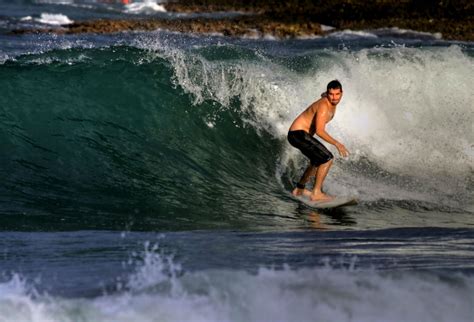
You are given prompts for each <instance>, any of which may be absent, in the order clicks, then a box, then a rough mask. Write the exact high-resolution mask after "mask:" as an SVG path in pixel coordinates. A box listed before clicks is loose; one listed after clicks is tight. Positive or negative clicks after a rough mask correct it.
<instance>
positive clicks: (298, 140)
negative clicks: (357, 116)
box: [288, 80, 349, 201]
mask: <svg viewBox="0 0 474 322" xmlns="http://www.w3.org/2000/svg"><path fill="white" fill-rule="evenodd" d="M341 98H342V85H341V83H340V82H339V81H338V80H333V81H331V82H329V84H328V85H327V88H326V92H325V93H323V94H321V98H320V99H319V100H317V101H316V102H314V103H312V104H311V105H310V106H309V107H308V108H306V109H305V110H304V111H303V112H302V113H301V114H300V115H298V117H297V118H296V119H295V120H294V121H293V124H291V126H290V129H289V131H288V142H290V144H291V145H292V146H294V147H295V148H297V149H299V150H300V151H301V152H302V153H303V154H304V155H305V156H306V157H308V158H309V160H310V164H309V166H308V168H307V169H306V170H305V172H304V173H303V176H302V177H301V179H300V181H299V182H298V183H297V184H296V188H295V189H294V190H293V192H292V193H293V195H295V196H300V195H305V196H308V197H310V199H311V200H312V201H329V200H332V199H333V198H334V197H332V196H329V195H327V194H325V193H323V191H322V186H323V182H324V179H325V178H326V175H327V174H328V172H329V168H331V165H332V162H333V158H334V156H333V154H332V153H331V152H330V151H329V150H328V149H327V148H326V147H325V146H324V145H323V144H322V143H321V142H319V141H318V140H316V139H315V138H314V137H313V136H314V134H316V135H318V136H319V137H320V138H322V139H323V140H324V141H326V142H328V143H330V144H332V145H334V146H335V147H336V148H337V150H338V151H339V154H340V155H341V156H343V157H346V156H348V155H349V151H347V149H346V147H345V146H344V145H343V144H342V143H341V142H339V141H337V140H336V139H334V138H333V137H332V136H330V135H329V134H328V133H327V132H326V124H327V123H328V122H329V121H331V120H332V118H333V117H334V114H335V113H336V106H337V104H339V102H340V101H341ZM312 176H316V179H315V183H314V187H313V190H312V191H310V190H308V189H305V187H306V183H307V182H308V181H309V178H310V177H312Z"/></svg>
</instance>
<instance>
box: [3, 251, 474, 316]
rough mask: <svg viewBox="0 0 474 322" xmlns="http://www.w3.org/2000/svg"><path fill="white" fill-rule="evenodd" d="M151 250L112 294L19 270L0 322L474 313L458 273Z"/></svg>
mask: <svg viewBox="0 0 474 322" xmlns="http://www.w3.org/2000/svg"><path fill="white" fill-rule="evenodd" d="M146 249H147V250H146V251H145V254H144V255H143V256H144V261H143V262H142V263H141V264H139V265H138V267H137V269H136V271H135V272H134V273H132V275H131V277H130V280H129V283H128V288H126V289H123V290H122V291H118V292H116V293H114V294H106V295H102V296H98V297H95V298H84V299H80V298H79V299H64V298H59V297H55V298H54V297H47V296H39V295H38V294H32V292H31V291H30V290H29V288H28V285H27V284H26V283H25V282H24V281H22V280H21V279H20V278H19V277H18V276H16V277H13V279H12V280H10V281H8V282H6V283H0V321H2V322H3V321H12V320H15V321H75V320H78V319H79V320H81V321H249V322H252V321H323V322H324V321H341V322H344V321H366V322H371V321H420V322H422V321H471V318H472V314H473V308H472V300H473V298H472V295H473V294H474V279H473V278H472V277H469V276H464V275H460V274H452V275H450V278H449V279H446V278H442V277H439V276H437V275H435V274H430V273H426V272H425V273H414V272H410V271H406V272H399V273H390V272H385V273H383V272H378V271H359V270H358V269H357V268H356V267H355V262H354V261H353V260H351V263H352V264H351V265H350V266H349V268H346V269H335V268H332V267H331V266H330V265H327V266H325V267H320V268H305V269H298V270H293V269H290V268H288V267H284V268H283V269H279V270H277V269H271V268H261V269H259V270H258V272H257V273H256V274H251V273H248V272H245V271H238V270H222V269H221V270H208V271H199V272H189V273H185V274H175V272H176V269H175V267H176V266H177V264H176V263H174V262H173V260H169V259H167V257H166V256H164V255H162V254H160V253H159V252H158V251H157V249H156V248H154V247H149V246H147V247H146ZM328 262H330V261H329V259H328ZM440 299H442V300H440Z"/></svg>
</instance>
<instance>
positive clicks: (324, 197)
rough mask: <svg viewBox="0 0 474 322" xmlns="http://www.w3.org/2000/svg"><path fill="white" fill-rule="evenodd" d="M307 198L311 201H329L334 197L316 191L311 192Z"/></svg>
mask: <svg viewBox="0 0 474 322" xmlns="http://www.w3.org/2000/svg"><path fill="white" fill-rule="evenodd" d="M309 199H310V200H311V201H316V202H323V201H331V200H333V199H334V197H333V196H330V195H327V194H325V193H322V192H318V193H312V194H311V196H310V197H309Z"/></svg>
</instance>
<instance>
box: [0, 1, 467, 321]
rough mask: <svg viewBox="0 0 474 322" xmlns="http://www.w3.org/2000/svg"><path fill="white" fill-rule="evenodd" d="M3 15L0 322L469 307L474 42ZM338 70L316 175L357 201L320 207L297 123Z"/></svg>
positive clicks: (31, 7)
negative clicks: (296, 137) (309, 197)
mask: <svg viewBox="0 0 474 322" xmlns="http://www.w3.org/2000/svg"><path fill="white" fill-rule="evenodd" d="M0 8H2V16H1V17H0V28H1V29H0V30H1V33H0V94H1V95H0V149H1V151H2V153H1V154H0V164H1V166H0V173H1V176H2V185H0V228H1V232H0V235H1V238H0V250H1V252H0V272H1V276H2V277H1V279H0V321H12V320H20V321H110V320H113V321H131V320H133V321H138V320H140V321H183V320H186V321H334V320H337V321H380V320H383V321H471V320H472V317H473V316H474V311H473V307H474V305H473V304H474V296H473V294H474V280H473V268H474V266H473V263H474V249H473V245H474V227H473V225H474V220H473V209H474V208H473V203H472V195H473V149H472V142H473V138H474V136H473V128H472V124H473V117H472V107H473V106H472V102H471V98H472V96H473V94H474V93H473V91H474V90H473V88H474V86H473V85H474V76H473V75H474V64H473V59H474V51H473V48H474V47H473V45H472V43H465V42H464V43H463V42H448V41H444V40H442V39H440V37H439V35H433V36H430V35H427V34H418V33H416V32H407V31H400V30H396V29H384V30H378V31H377V30H375V31H365V32H364V33H355V32H351V31H346V32H342V33H338V34H335V35H333V36H327V37H322V38H314V39H296V40H271V39H231V38H226V37H222V36H219V35H212V36H210V35H187V34H179V33H172V32H166V31H155V32H147V33H142V32H134V33H119V34H113V35H70V36H60V35H49V34H46V35H24V36H12V35H9V34H8V31H9V30H11V29H13V28H15V27H18V26H24V25H25V24H37V23H38V22H37V21H36V19H37V18H39V17H41V14H56V15H59V14H61V15H63V16H66V17H68V19H71V20H73V21H76V20H80V19H81V17H82V18H84V17H122V15H128V13H126V10H127V8H126V7H123V6H119V5H104V4H101V3H94V2H91V1H89V2H87V3H85V2H80V1H72V2H71V3H62V4H60V5H58V4H52V3H49V2H48V3H43V2H37V1H32V2H28V3H27V4H25V3H19V2H18V3H17V2H9V3H7V2H0ZM144 14H146V15H149V14H150V11H149V10H147V11H146V12H145V13H144ZM156 14H159V15H165V14H166V13H156ZM168 15H169V14H168ZM26 16H31V19H23V18H25V17H26ZM335 78H337V79H339V80H340V81H341V82H342V84H343V89H344V96H343V99H342V101H341V103H340V104H339V106H338V108H337V112H336V116H335V118H334V120H333V121H332V122H331V123H330V124H329V126H328V131H329V132H330V133H331V135H333V136H334V137H336V138H338V139H339V140H341V141H342V142H343V143H344V144H345V145H346V147H347V148H348V149H349V151H350V152H351V155H350V157H349V158H347V159H342V158H336V161H335V163H334V166H333V168H332V170H331V172H330V174H329V176H328V179H327V181H326V190H327V192H328V193H331V194H338V195H353V196H356V197H357V198H358V199H359V204H358V205H357V206H356V207H350V208H343V209H337V210H332V211H321V212H316V211H314V210H311V209H308V208H306V207H305V206H304V205H303V204H299V203H298V202H296V201H295V200H294V199H292V198H291V196H290V191H291V189H292V186H293V183H294V181H296V180H297V179H298V176H299V175H301V173H302V171H303V170H304V168H305V166H306V163H307V160H305V159H304V157H303V156H301V155H300V154H299V153H298V151H296V150H295V149H293V148H292V147H291V146H289V144H288V143H287V142H286V131H287V129H288V127H289V125H290V124H291V122H292V120H293V119H294V118H295V117H296V115H298V113H300V112H301V111H302V110H303V109H304V108H305V107H307V106H308V105H309V104H310V103H311V102H313V101H314V100H315V99H317V98H318V97H319V96H320V94H321V92H323V91H324V90H325V85H326V84H327V82H328V81H330V80H332V79H335ZM329 148H330V149H332V147H330V146H329ZM333 152H334V153H335V154H337V153H336V151H335V150H333Z"/></svg>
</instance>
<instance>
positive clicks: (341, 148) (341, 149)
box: [336, 143, 349, 157]
mask: <svg viewBox="0 0 474 322" xmlns="http://www.w3.org/2000/svg"><path fill="white" fill-rule="evenodd" d="M336 148H337V150H338V151H339V154H340V155H341V157H347V156H348V155H349V151H347V149H346V147H345V146H344V144H341V143H336Z"/></svg>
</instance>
